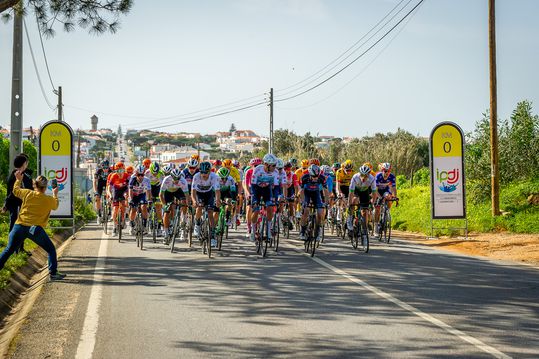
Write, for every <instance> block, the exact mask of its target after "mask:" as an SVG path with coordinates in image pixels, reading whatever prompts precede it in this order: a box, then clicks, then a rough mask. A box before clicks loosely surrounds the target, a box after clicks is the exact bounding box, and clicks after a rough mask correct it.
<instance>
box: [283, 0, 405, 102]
mask: <svg viewBox="0 0 539 359" xmlns="http://www.w3.org/2000/svg"><path fill="white" fill-rule="evenodd" d="M404 1H405V0H401V1H399V2H398V3H397V5H395V6H394V7H393V8H392V9H391V10H390V11H389V12H388V13H387V14H386V15H385V16H384V17H383V18H381V19H380V21H378V22H377V23H376V24H375V25H374V26H373V27H371V29H370V30H369V31H368V32H367V33H366V34H365V35H363V36H362V37H361V38H360V39H359V40H357V41H356V42H355V43H354V44H353V45H352V46H350V47H349V48H348V49H347V50H346V51H344V52H343V53H341V54H340V55H339V56H338V57H337V58H335V59H334V60H333V61H331V62H330V63H328V64H327V65H326V66H324V67H323V68H322V69H320V70H318V71H317V72H315V73H314V74H312V75H310V76H309V77H307V78H305V79H303V80H301V81H299V82H296V83H295V84H292V85H290V86H287V87H285V88H282V89H278V90H277V91H285V90H288V89H291V88H294V87H296V86H297V85H299V84H302V83H304V82H306V81H308V80H309V79H311V78H313V77H315V76H316V75H318V74H320V73H322V72H323V71H324V70H326V69H327V68H328V67H330V66H331V65H332V64H333V63H335V62H337V61H338V60H339V59H340V58H341V57H343V56H344V55H346V54H347V53H348V52H349V51H350V50H352V49H353V48H354V47H356V45H357V44H359V43H360V42H361V41H362V40H363V39H364V38H365V37H367V36H368V35H369V34H370V33H371V32H372V31H374V29H376V28H377V27H378V25H380V24H381V23H382V22H383V21H384V20H385V19H386V18H387V17H388V16H389V15H390V14H391V13H392V12H393V11H395V9H396V8H398V7H399V6H400V5H401V4H402V3H403V2H404ZM410 1H411V0H410ZM410 1H408V3H407V4H406V5H405V6H404V7H403V9H404V8H405V7H406V6H407V5H408V4H409V3H410ZM403 9H401V10H399V11H398V12H397V14H398V13H399V12H401V11H402V10H403ZM397 14H395V15H397ZM395 15H394V16H393V18H394V17H395ZM393 18H392V19H393ZM392 19H390V21H391V20H392ZM385 25H387V23H386V24H384V26H385ZM384 26H382V28H383V27H384ZM359 48H361V46H360V47H359ZM359 48H357V49H356V50H354V51H353V52H352V53H355V52H356V51H358V50H359ZM350 55H351V54H350ZM350 55H348V56H347V57H346V58H348V57H349V56H350ZM346 58H345V59H346ZM345 59H343V61H344V60H345ZM340 63H342V61H341V62H339V64H340ZM337 65H338V64H337ZM333 68H334V67H332V68H331V69H333ZM331 69H330V70H331ZM318 78H319V77H317V78H316V79H315V80H317V79H318ZM301 87H304V86H301ZM301 87H300V88H301ZM292 92H293V91H292Z"/></svg>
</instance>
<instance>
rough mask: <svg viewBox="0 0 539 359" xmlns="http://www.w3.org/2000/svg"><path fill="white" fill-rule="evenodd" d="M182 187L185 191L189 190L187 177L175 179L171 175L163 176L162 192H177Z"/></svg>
mask: <svg viewBox="0 0 539 359" xmlns="http://www.w3.org/2000/svg"><path fill="white" fill-rule="evenodd" d="M179 189H181V190H182V191H184V192H188V191H189V189H188V187H187V181H186V180H185V178H183V176H182V177H180V179H178V180H174V178H172V176H171V175H168V176H166V177H165V178H163V183H161V190H160V191H161V192H176V191H177V190H179Z"/></svg>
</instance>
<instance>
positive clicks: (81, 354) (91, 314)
mask: <svg viewBox="0 0 539 359" xmlns="http://www.w3.org/2000/svg"><path fill="white" fill-rule="evenodd" d="M108 238H109V236H107V235H106V234H105V233H103V234H102V235H101V241H100V243H99V251H98V253H97V261H96V263H95V269H94V277H93V280H92V282H93V284H92V289H91V292H90V299H89V301H88V308H87V309H86V316H85V317H84V325H83V327H82V333H81V335H80V340H79V345H78V347H77V354H76V356H75V358H76V359H90V358H92V354H93V352H94V348H95V342H96V336H97V327H98V324H99V307H100V306H101V296H102V293H103V276H104V272H105V258H106V256H107V249H108V243H109V241H108Z"/></svg>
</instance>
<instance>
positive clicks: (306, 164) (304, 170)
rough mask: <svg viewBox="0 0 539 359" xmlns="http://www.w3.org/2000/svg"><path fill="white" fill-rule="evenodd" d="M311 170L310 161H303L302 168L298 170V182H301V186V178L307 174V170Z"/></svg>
mask: <svg viewBox="0 0 539 359" xmlns="http://www.w3.org/2000/svg"><path fill="white" fill-rule="evenodd" d="M308 168H309V160H301V167H298V169H297V170H296V177H297V178H298V181H300V184H301V178H302V177H303V175H304V174H306V173H307V169H308Z"/></svg>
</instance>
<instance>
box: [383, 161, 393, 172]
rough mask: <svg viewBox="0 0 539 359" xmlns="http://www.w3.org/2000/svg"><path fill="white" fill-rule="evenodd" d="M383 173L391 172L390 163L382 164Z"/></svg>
mask: <svg viewBox="0 0 539 359" xmlns="http://www.w3.org/2000/svg"><path fill="white" fill-rule="evenodd" d="M381 167H382V171H388V172H389V171H391V164H390V163H389V162H385V163H382V166H381Z"/></svg>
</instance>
